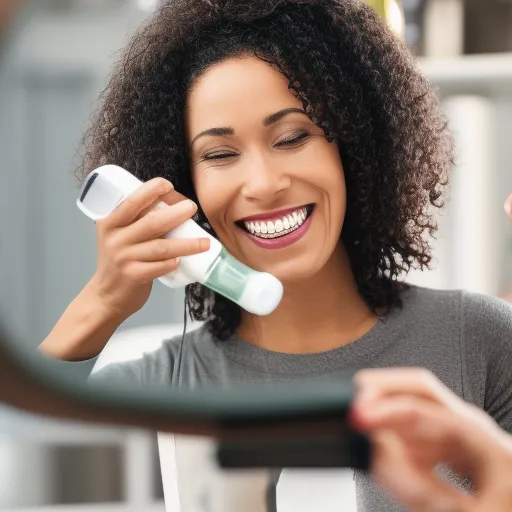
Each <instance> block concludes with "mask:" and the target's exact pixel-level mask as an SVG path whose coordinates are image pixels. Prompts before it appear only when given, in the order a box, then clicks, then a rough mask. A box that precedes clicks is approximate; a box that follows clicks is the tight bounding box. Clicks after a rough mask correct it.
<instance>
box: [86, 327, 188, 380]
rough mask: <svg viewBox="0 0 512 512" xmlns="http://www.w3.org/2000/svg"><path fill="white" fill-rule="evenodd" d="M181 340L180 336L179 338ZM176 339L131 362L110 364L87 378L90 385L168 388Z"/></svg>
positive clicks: (172, 368)
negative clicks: (127, 384)
mask: <svg viewBox="0 0 512 512" xmlns="http://www.w3.org/2000/svg"><path fill="white" fill-rule="evenodd" d="M179 340H181V336H180V337H179ZM177 341H178V338H172V339H171V340H167V341H165V342H164V343H163V344H162V346H161V347H160V348H159V349H157V350H154V351H152V352H146V353H145V354H144V355H143V357H141V358H140V359H136V360H133V361H125V362H121V363H111V364H109V365H107V366H105V367H104V368H102V369H101V370H98V371H97V372H95V373H92V374H91V375H90V376H89V382H90V383H94V384H95V383H102V384H116V385H117V384H125V383H129V384H131V385H140V386H170V385H171V379H172V375H173V373H174V371H175V368H174V365H175V359H176V354H175V349H176V347H178V346H179V345H178V344H177Z"/></svg>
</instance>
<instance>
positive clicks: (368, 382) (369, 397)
mask: <svg viewBox="0 0 512 512" xmlns="http://www.w3.org/2000/svg"><path fill="white" fill-rule="evenodd" d="M354 383H355V385H356V388H357V395H356V398H355V402H354V403H358V402H370V401H373V400H376V399H377V398H379V399H380V398H382V397H388V396H394V395H400V394H407V395H414V396H416V397H418V398H424V399H427V400H431V401H433V402H437V403H443V404H454V403H457V402H459V401H460V399H459V398H458V397H457V396H456V395H455V394H453V393H452V392H451V391H450V390H448V388H446V387H445V386H444V385H443V384H442V383H441V382H440V381H439V379H437V377H435V376H434V375H433V374H432V373H431V372H429V371H428V370H426V369H424V368H385V369H375V370H362V371H360V372H358V373H357V374H356V375H355V377H354Z"/></svg>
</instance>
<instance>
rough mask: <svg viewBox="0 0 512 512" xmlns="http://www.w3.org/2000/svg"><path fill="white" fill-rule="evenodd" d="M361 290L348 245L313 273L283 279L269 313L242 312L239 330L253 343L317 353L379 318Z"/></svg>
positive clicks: (359, 332)
mask: <svg viewBox="0 0 512 512" xmlns="http://www.w3.org/2000/svg"><path fill="white" fill-rule="evenodd" d="M376 321H377V317H376V316H375V315H374V314H373V313H372V311H371V310H370V308H369V307H368V305H367V304H366V302H365V301H364V299H363V298H362V297H361V295H360V294H359V291H358V290H357V286H356V283H355V280H354V276H353V274H352V270H351V268H350V262H349V260H348V255H347V253H346V251H345V248H344V247H343V246H342V244H341V243H340V244H339V246H338V248H337V250H336V251H335V253H334V254H333V256H332V257H331V259H330V260H329V262H328V263H327V264H326V265H324V267H323V268H322V270H321V271H320V272H319V273H318V274H316V275H315V276H313V277H311V278H309V279H305V280H303V281H301V282H294V283H286V282H285V283H284V295H283V299H282V301H281V304H280V305H279V307H278V308H277V309H276V310H275V311H274V312H273V313H272V314H270V315H268V316H262V317H259V316H256V315H251V314H249V313H247V312H245V311H244V312H242V322H241V324H240V327H239V328H238V330H237V333H238V335H239V336H240V337H241V338H242V339H244V340H246V341H248V342H249V343H253V344H254V345H258V346H261V347H263V348H266V349H269V350H273V351H276V352H286V353H314V352H323V351H326V350H330V349H333V348H336V347H339V346H341V345H345V344H347V343H350V342H351V341H354V340H356V339H357V338H359V337H361V336H362V335H363V334H365V333H366V332H368V331H369V330H370V329H371V328H372V327H373V326H374V325H375V323H376Z"/></svg>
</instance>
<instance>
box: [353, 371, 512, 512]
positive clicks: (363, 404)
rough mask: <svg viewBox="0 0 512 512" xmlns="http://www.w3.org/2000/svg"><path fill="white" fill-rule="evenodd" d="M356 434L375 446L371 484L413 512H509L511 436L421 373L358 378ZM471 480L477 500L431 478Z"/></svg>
mask: <svg viewBox="0 0 512 512" xmlns="http://www.w3.org/2000/svg"><path fill="white" fill-rule="evenodd" d="M355 383H356V387H357V390H358V393H357V396H356V400H355V402H354V406H353V411H352V421H353V423H354V426H355V427H356V428H358V429H359V430H360V431H363V432H366V433H367V434H368V435H369V436H370V438H371V439H372V441H373V445H374V456H373V462H372V473H373V476H374V478H375V479H376V480H377V481H378V483H379V484H380V485H382V486H383V487H384V488H385V489H386V490H387V491H388V492H389V493H390V495H392V496H393V497H394V498H395V499H396V500H398V501H399V502H401V503H402V504H403V505H405V506H406V507H407V509H408V510H411V511H412V512H491V511H492V512H510V511H512V436H510V435H508V434H507V433H506V432H504V431H503V430H502V429H500V428H499V427H498V425H497V424H496V423H495V422H494V421H493V420H492V419H491V417H490V416H488V415H487V414H486V413H485V412H484V411H482V410H481V409H478V408H477V407H476V406H474V405H471V404H469V403H466V402H464V401H463V400H462V399H460V398H459V397H458V396H456V395H455V394H453V393H452V392H451V391H450V390H448V388H446V387H445V386H444V385H443V384H442V383H441V382H440V381H439V380H438V379H437V378H436V377H435V376H434V375H432V374H431V373H430V372H428V371H427V370H424V369H417V368H407V369H396V368H394V369H389V370H388V369H383V370H364V371H361V372H359V373H358V374H357V375H356V378H355ZM442 462H444V463H449V464H450V466H451V468H452V469H454V470H455V471H456V472H457V473H459V474H461V475H462V476H464V477H468V478H470V479H471V480H472V482H473V484H474V486H475V490H476V492H475V493H473V494H468V493H467V492H464V491H461V490H459V489H457V488H455V487H452V486H451V485H449V484H448V483H446V482H445V481H443V480H441V479H440V478H439V476H437V475H436V474H435V473H434V469H435V468H436V466H437V465H438V464H439V463H442Z"/></svg>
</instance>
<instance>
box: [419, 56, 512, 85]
mask: <svg viewBox="0 0 512 512" xmlns="http://www.w3.org/2000/svg"><path fill="white" fill-rule="evenodd" d="M418 62H419V65H420V68H421V69H422V71H423V72H424V73H425V74H426V75H427V77H428V78H429V79H430V80H431V81H432V82H433V83H435V84H436V85H438V86H440V87H449V88H454V89H455V88H456V89H458V91H457V92H460V89H461V88H462V89H464V90H467V89H468V88H469V89H471V90H475V91H478V90H482V89H487V90H488V89H489V88H491V89H496V88H497V89H502V88H505V87H506V88H507V89H509V88H510V84H511V83H512V53H493V54H479V55H461V56H460V57H454V58H447V59H441V58H432V59H429V58H420V59H418ZM509 94H510V89H509Z"/></svg>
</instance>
